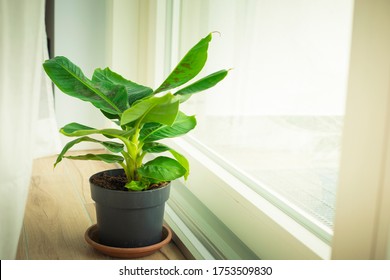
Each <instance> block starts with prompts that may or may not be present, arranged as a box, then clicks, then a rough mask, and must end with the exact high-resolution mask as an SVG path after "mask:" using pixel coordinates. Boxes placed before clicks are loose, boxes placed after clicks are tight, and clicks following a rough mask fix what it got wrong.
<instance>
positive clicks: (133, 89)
mask: <svg viewBox="0 0 390 280" xmlns="http://www.w3.org/2000/svg"><path fill="white" fill-rule="evenodd" d="M92 81H109V82H111V83H113V84H119V85H122V86H124V87H125V88H126V91H127V96H128V102H129V105H130V106H131V105H132V104H133V103H134V102H135V101H137V100H140V99H142V98H145V97H147V96H150V95H152V93H153V89H151V88H150V87H146V86H143V85H139V84H137V83H134V82H132V81H129V80H127V79H125V78H123V77H122V76H121V75H119V74H117V73H115V72H114V71H112V70H110V69H109V68H108V67H107V68H105V69H103V70H102V69H100V68H98V69H96V70H95V72H94V73H93V76H92Z"/></svg>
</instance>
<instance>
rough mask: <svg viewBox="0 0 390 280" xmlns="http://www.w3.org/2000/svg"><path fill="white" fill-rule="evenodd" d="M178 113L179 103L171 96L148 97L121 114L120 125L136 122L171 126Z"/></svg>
mask: <svg viewBox="0 0 390 280" xmlns="http://www.w3.org/2000/svg"><path fill="white" fill-rule="evenodd" d="M178 112H179V101H178V100H175V97H174V96H173V95H172V94H170V93H169V94H166V95H164V96H162V97H154V96H153V97H150V98H147V99H144V100H141V101H139V102H137V103H136V104H135V105H133V106H132V107H130V108H129V109H127V110H126V111H125V112H123V114H122V118H121V125H125V124H128V123H130V122H133V121H137V122H139V123H140V124H143V123H146V122H158V123H162V124H166V125H171V124H173V122H174V121H175V119H176V116H177V114H178Z"/></svg>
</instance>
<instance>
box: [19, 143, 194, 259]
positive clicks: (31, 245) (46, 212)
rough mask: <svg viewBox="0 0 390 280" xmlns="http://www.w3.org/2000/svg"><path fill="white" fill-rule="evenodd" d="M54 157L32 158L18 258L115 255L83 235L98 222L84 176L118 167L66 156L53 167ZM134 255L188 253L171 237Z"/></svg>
mask: <svg viewBox="0 0 390 280" xmlns="http://www.w3.org/2000/svg"><path fill="white" fill-rule="evenodd" d="M93 152H99V151H93ZM103 152H104V151H102V153H103ZM77 153H79V152H77ZM77 153H76V152H75V154H77ZM55 159H56V156H49V157H45V158H39V159H36V160H35V161H34V165H33V172H32V178H31V184H30V189H29V194H28V198H27V205H26V210H25V216H24V223H23V228H22V231H21V236H20V239H19V246H18V251H17V256H16V259H19V260H26V259H30V260H88V259H89V260H109V259H115V258H112V257H108V256H105V255H103V254H102V253H100V252H98V251H96V250H95V249H93V248H92V247H90V246H89V245H88V244H87V242H86V241H85V240H84V233H85V231H86V230H87V229H88V228H89V227H90V226H91V225H92V224H95V223H96V215H95V207H94V202H93V200H92V199H91V196H90V187H89V181H88V179H89V177H90V176H91V175H92V174H94V173H97V172H99V171H102V170H106V169H110V168H116V166H115V165H109V164H106V163H102V162H95V161H71V160H64V162H63V164H61V165H58V166H57V167H56V168H55V169H53V163H54V162H55ZM137 259H140V260H183V259H186V257H185V256H184V255H183V253H182V252H181V251H180V250H179V248H178V247H177V246H176V245H175V243H174V242H172V241H171V242H170V243H169V244H167V245H165V246H164V247H163V248H161V249H160V250H159V251H157V252H156V253H154V254H152V255H150V256H147V257H143V258H137Z"/></svg>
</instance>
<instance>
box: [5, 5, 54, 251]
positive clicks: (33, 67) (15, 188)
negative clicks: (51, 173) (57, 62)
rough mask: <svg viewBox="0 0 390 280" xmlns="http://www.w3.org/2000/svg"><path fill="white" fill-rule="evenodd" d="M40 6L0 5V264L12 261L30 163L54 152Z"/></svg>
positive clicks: (15, 248) (41, 6)
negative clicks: (43, 67)
mask: <svg viewBox="0 0 390 280" xmlns="http://www.w3.org/2000/svg"><path fill="white" fill-rule="evenodd" d="M44 16H45V0H0V159H1V162H0V180H1V181H0V258H1V259H13V258H15V256H16V250H17V245H18V240H19V235H20V231H21V228H22V222H23V216H24V210H25V203H26V199H27V195H28V187H29V183H30V178H31V171H32V163H33V159H34V158H35V157H39V156H44V155H48V154H52V153H55V152H57V151H58V147H59V138H58V133H57V132H56V131H57V127H56V122H55V118H54V108H53V96H52V91H51V85H50V82H49V81H48V79H47V78H46V76H45V75H44V72H43V69H42V63H43V61H44V60H45V59H46V58H47V45H46V34H45V18H44Z"/></svg>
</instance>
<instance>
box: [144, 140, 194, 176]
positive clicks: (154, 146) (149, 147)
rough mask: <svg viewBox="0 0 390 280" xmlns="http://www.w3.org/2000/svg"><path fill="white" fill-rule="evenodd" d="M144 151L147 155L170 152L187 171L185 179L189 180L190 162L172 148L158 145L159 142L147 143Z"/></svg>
mask: <svg viewBox="0 0 390 280" xmlns="http://www.w3.org/2000/svg"><path fill="white" fill-rule="evenodd" d="M143 150H144V151H145V152H147V153H163V152H170V153H171V154H172V155H173V156H174V157H175V159H176V160H177V161H178V162H179V163H180V164H181V165H182V166H183V167H184V168H185V169H186V173H185V174H184V179H186V180H187V178H188V175H189V173H190V164H189V162H188V160H187V159H186V158H185V157H184V156H183V155H182V154H180V153H179V152H177V151H175V150H173V149H172V148H170V147H168V146H167V145H164V144H161V143H158V142H150V143H146V144H145V145H144V147H143Z"/></svg>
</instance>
